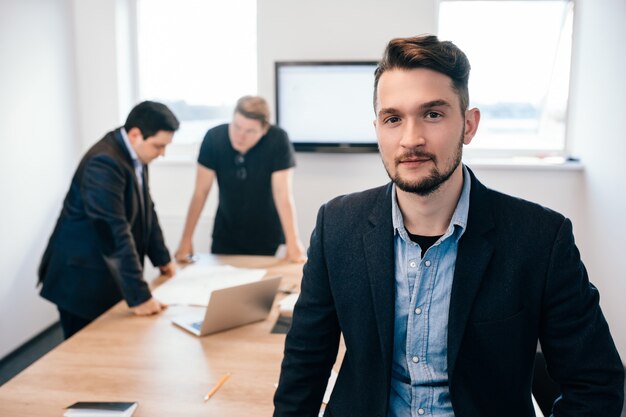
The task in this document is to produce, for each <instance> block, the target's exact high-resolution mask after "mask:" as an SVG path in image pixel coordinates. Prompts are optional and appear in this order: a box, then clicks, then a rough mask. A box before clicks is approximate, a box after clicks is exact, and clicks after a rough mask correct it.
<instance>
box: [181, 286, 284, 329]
mask: <svg viewBox="0 0 626 417" xmlns="http://www.w3.org/2000/svg"><path fill="white" fill-rule="evenodd" d="M281 279H282V277H275V278H269V279H264V280H261V281H255V282H250V283H247V284H242V285H235V286H232V287H227V288H221V289H217V290H214V291H212V292H211V295H210V297H209V304H208V306H207V308H206V310H205V311H198V312H196V313H190V314H184V315H181V316H177V317H175V318H174V319H173V320H172V323H174V324H176V325H177V326H180V327H182V328H183V329H185V330H187V331H189V332H191V333H193V334H195V335H196V336H206V335H209V334H213V333H217V332H220V331H222V330H227V329H232V328H233V327H238V326H243V325H244V324H249V323H253V322H256V321H261V320H265V318H266V317H267V315H268V314H269V312H270V310H271V308H272V304H273V303H274V297H275V296H276V292H277V291H278V285H279V284H280V280H281Z"/></svg>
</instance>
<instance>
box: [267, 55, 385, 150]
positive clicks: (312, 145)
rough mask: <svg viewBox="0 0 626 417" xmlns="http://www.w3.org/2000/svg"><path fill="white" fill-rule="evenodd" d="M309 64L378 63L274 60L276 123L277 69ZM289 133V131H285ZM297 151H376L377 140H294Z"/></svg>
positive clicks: (364, 62)
mask: <svg viewBox="0 0 626 417" xmlns="http://www.w3.org/2000/svg"><path fill="white" fill-rule="evenodd" d="M311 65H319V66H323V65H329V66H330V65H333V66H335V65H378V61H374V60H372V61H275V62H274V102H275V107H276V124H277V125H280V104H279V100H278V93H279V92H278V88H279V87H278V70H279V68H280V67H285V66H311ZM287 133H289V132H287ZM292 143H293V146H294V148H295V150H296V151H298V152H326V153H377V152H378V143H377V142H329V143H320V142H294V141H293V140H292Z"/></svg>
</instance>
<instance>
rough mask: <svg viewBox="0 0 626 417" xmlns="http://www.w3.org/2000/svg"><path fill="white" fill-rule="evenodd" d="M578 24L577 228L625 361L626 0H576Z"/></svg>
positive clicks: (574, 114) (573, 114)
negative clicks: (580, 171) (580, 175)
mask: <svg viewBox="0 0 626 417" xmlns="http://www.w3.org/2000/svg"><path fill="white" fill-rule="evenodd" d="M575 25H576V29H577V31H576V32H575V42H574V45H575V51H574V65H573V74H572V75H573V78H572V90H573V96H572V100H571V110H570V117H569V121H570V122H569V136H570V137H571V141H572V149H573V151H574V153H575V154H576V155H579V156H580V157H581V159H582V160H583V162H584V164H585V167H586V169H585V177H584V182H582V183H581V184H580V187H579V190H578V193H580V198H577V204H578V205H580V206H581V210H583V211H584V212H585V217H584V218H583V219H582V221H580V222H578V224H575V225H574V226H575V227H576V226H578V228H579V230H580V231H581V233H579V234H577V237H578V238H579V239H578V244H579V245H580V247H581V253H582V256H583V259H584V261H585V264H586V266H587V268H588V270H589V273H590V276H591V278H592V280H593V282H594V283H595V284H596V285H597V286H598V287H599V289H600V294H601V304H602V308H603V309H604V313H605V315H606V316H607V318H608V320H609V324H610V325H611V330H612V332H613V337H614V338H615V341H616V343H617V345H618V348H619V351H620V354H621V356H622V361H624V362H626V326H624V316H626V304H625V303H624V296H625V295H626V263H625V262H624V259H625V258H624V253H625V252H626V223H625V222H624V214H625V213H626V163H625V162H624V158H625V157H626V117H625V113H626V78H625V74H626V55H625V54H624V46H623V40H624V39H626V1H624V0H584V1H578V2H577V17H576V22H575Z"/></svg>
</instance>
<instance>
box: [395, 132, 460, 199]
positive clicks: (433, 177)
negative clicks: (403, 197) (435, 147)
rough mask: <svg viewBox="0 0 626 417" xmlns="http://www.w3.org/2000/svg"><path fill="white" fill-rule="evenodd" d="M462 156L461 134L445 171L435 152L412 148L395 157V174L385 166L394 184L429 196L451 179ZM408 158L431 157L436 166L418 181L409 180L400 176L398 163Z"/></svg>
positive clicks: (408, 190)
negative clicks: (441, 167) (438, 166)
mask: <svg viewBox="0 0 626 417" xmlns="http://www.w3.org/2000/svg"><path fill="white" fill-rule="evenodd" d="M462 156H463V136H461V139H460V140H459V145H458V146H457V148H456V152H455V153H454V154H453V155H452V158H451V159H450V163H449V165H448V166H447V167H444V169H445V171H443V172H442V171H439V169H437V157H436V156H435V155H433V154H430V153H426V152H424V151H422V150H420V149H413V150H410V151H408V152H406V153H404V154H402V155H401V156H399V157H397V158H395V160H394V164H395V166H396V173H395V175H393V176H392V175H391V173H390V172H389V168H387V166H385V169H386V170H387V175H389V178H390V179H391V181H393V182H394V184H396V186H397V187H398V188H399V189H401V190H402V191H405V192H407V193H413V194H417V195H419V196H427V195H430V194H432V193H434V192H435V191H437V190H438V189H439V188H440V187H441V185H442V184H443V183H445V182H446V181H448V179H450V177H451V176H452V174H453V173H454V171H455V170H456V168H457V167H458V166H459V164H460V163H461V158H462ZM406 158H429V159H430V160H431V161H432V162H433V164H434V165H435V166H434V167H433V169H432V170H431V171H430V174H429V175H428V176H426V177H425V178H421V179H419V180H416V181H407V180H405V179H403V178H401V177H400V173H399V171H398V169H397V167H398V165H399V164H400V161H402V160H404V159H406Z"/></svg>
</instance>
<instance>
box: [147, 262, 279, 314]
mask: <svg viewBox="0 0 626 417" xmlns="http://www.w3.org/2000/svg"><path fill="white" fill-rule="evenodd" d="M266 272H267V271H266V270H265V269H250V268H235V267H234V266H230V265H189V266H187V267H186V268H184V269H182V270H181V271H178V273H177V274H176V275H175V276H174V277H173V278H172V279H170V280H168V281H166V282H165V283H163V284H162V285H160V286H159V287H157V288H156V289H155V290H154V291H153V292H152V295H153V296H154V297H155V298H156V299H158V300H159V301H161V302H163V303H165V304H187V305H198V306H206V305H207V304H208V302H209V295H210V294H211V292H212V291H213V290H217V289H220V288H226V287H232V286H235V285H241V284H247V283H249V282H253V281H259V280H260V279H261V278H263V276H264V275H265V273H266Z"/></svg>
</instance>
